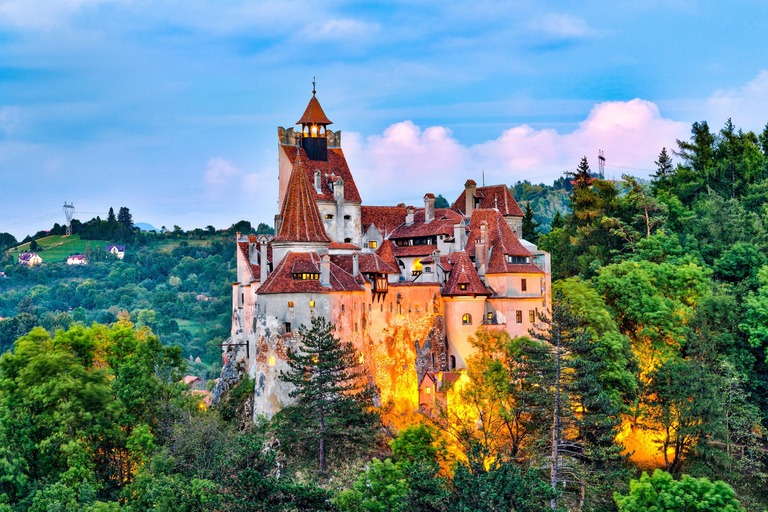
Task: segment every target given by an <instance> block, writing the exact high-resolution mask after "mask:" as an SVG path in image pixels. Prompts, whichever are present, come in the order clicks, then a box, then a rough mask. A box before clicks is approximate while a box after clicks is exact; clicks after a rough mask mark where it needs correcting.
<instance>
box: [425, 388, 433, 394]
mask: <svg viewBox="0 0 768 512" xmlns="http://www.w3.org/2000/svg"><path fill="white" fill-rule="evenodd" d="M431 392H432V388H426V389H425V390H424V393H426V394H430V393H431Z"/></svg>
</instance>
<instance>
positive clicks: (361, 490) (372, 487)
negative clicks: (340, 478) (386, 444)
mask: <svg viewBox="0 0 768 512" xmlns="http://www.w3.org/2000/svg"><path fill="white" fill-rule="evenodd" d="M407 492H408V483H407V482H406V480H405V475H403V473H402V471H400V469H399V468H397V467H396V466H395V465H394V464H393V463H392V461H391V460H389V459H387V460H385V461H384V462H382V461H380V460H378V459H373V460H372V461H371V464H370V467H369V468H368V470H367V471H365V473H363V474H362V475H360V478H359V479H358V480H357V482H355V483H354V484H352V488H351V489H347V490H345V491H342V492H341V493H339V495H338V497H337V498H336V506H337V507H338V508H339V510H341V511H349V512H356V511H358V510H361V511H366V512H389V511H391V510H396V509H397V507H398V504H399V503H400V501H401V500H402V499H403V497H404V496H405V494H406V493H407Z"/></svg>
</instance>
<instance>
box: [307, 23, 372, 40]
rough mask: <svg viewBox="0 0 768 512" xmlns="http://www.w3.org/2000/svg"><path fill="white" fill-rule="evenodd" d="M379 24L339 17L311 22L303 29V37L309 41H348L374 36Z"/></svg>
mask: <svg viewBox="0 0 768 512" xmlns="http://www.w3.org/2000/svg"><path fill="white" fill-rule="evenodd" d="M380 29H381V25H379V24H378V23H367V22H364V21H360V20H356V19H351V18H339V19H332V20H328V21H325V22H321V23H312V24H310V25H309V26H307V28H306V29H304V31H303V35H304V37H305V38H307V39H309V40H310V41H314V42H318V41H348V40H356V41H360V40H361V39H366V40H367V39H370V38H371V37H373V36H375V35H376V34H377V33H378V32H379V30H380Z"/></svg>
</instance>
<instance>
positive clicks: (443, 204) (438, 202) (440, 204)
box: [435, 194, 451, 208]
mask: <svg viewBox="0 0 768 512" xmlns="http://www.w3.org/2000/svg"><path fill="white" fill-rule="evenodd" d="M450 207H451V205H450V204H448V200H447V199H446V198H444V197H443V194H438V195H437V197H436V198H435V208H450Z"/></svg>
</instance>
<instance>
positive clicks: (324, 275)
mask: <svg viewBox="0 0 768 512" xmlns="http://www.w3.org/2000/svg"><path fill="white" fill-rule="evenodd" d="M320 259H321V260H322V261H321V262H320V284H321V285H323V286H331V257H330V256H328V255H327V254H323V255H322V256H321V258H320Z"/></svg>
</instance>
